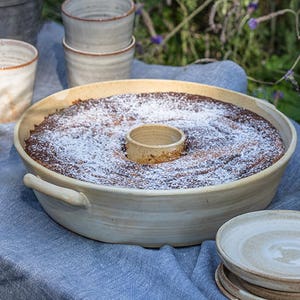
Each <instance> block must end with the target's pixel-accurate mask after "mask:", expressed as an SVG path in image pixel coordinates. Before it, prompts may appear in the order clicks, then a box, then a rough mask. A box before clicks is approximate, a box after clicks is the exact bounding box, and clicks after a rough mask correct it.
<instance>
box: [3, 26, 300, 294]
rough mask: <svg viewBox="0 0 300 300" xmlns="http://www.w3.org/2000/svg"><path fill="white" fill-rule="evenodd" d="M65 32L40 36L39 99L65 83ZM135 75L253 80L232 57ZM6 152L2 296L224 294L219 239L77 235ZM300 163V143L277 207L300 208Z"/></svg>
mask: <svg viewBox="0 0 300 300" xmlns="http://www.w3.org/2000/svg"><path fill="white" fill-rule="evenodd" d="M62 35H63V28H62V27H61V26H60V25H57V24H55V23H47V24H45V25H44V27H43V29H42V31H41V33H40V35H39V39H38V48H39V51H40V61H39V67H38V74H37V82H36V87H35V93H34V101H38V100H39V99H41V98H43V97H45V96H47V95H49V94H52V93H53V92H56V91H59V90H61V89H63V88H65V87H66V80H65V69H64V59H63V49H62V46H61V39H62ZM132 77H134V78H142V77H143V78H144V77H146V78H169V79H181V80H189V81H196V82H202V83H207V84H213V85H217V86H222V87H225V88H229V89H232V90H236V91H239V92H245V89H246V84H247V82H246V75H245V73H244V71H243V70H242V69H241V68H240V67H239V66H237V65H236V64H234V63H233V62H230V61H225V62H218V63H213V64H207V65H204V66H202V65H191V66H188V67H163V66H150V65H146V64H144V63H142V62H139V61H135V62H134V67H133V72H132ZM295 126H296V129H297V132H298V134H299V133H300V127H299V126H298V125H296V124H295ZM3 132H4V131H3ZM3 132H2V135H0V137H1V138H2V139H4V137H5V134H4V133H3ZM6 137H9V135H7V136H6ZM8 142H9V141H7V143H8ZM1 155H2V154H1V153H0V170H1V172H0V184H1V190H0V299H1V300H2V299H3V300H10V299H12V300H18V299H22V300H24V299H25V300H26V299H30V300H32V299H38V300H43V299H225V297H224V296H223V295H222V294H221V293H220V291H219V290H218V288H217V287H216V285H215V281H214V272H215V270H216V268H217V265H218V263H219V258H218V256H217V253H216V248H215V242H214V241H205V242H203V243H202V244H201V245H197V246H191V247H182V248H173V247H171V246H168V245H165V246H163V247H161V248H160V249H156V250H154V249H145V248H143V247H140V246H134V245H118V244H116V245H112V244H106V243H101V242H97V241H93V240H89V239H86V238H84V237H81V236H79V235H76V234H75V233H72V232H70V231H68V230H67V229H65V228H63V227H61V226H60V225H58V224H56V223H55V222H54V221H53V220H52V219H50V218H49V216H47V215H46V213H45V212H44V211H43V209H42V208H41V206H40V204H39V203H38V201H37V199H36V197H35V196H34V194H33V191H32V190H30V189H28V188H26V187H25V186H24V185H23V182H22V178H23V175H24V174H25V172H26V171H25V168H24V166H23V164H22V162H21V160H20V158H19V157H18V154H17V153H16V150H15V149H14V148H13V147H12V148H11V149H10V151H9V153H8V155H7V157H4V156H2V159H1ZM299 164H300V145H299V142H298V145H297V150H296V153H295V155H294V156H293V158H292V160H291V162H290V164H289V165H288V167H287V170H286V172H285V175H284V177H283V180H282V183H281V185H280V188H279V190H278V192H277V194H276V196H275V198H274V200H273V202H272V204H271V205H270V208H272V209H275V208H280V209H295V210H300V201H299V198H300V166H299Z"/></svg>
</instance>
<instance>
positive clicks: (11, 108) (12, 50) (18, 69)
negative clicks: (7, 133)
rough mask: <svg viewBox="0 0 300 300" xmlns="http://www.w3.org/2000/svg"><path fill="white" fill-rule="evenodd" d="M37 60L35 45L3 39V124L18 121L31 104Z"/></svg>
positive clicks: (0, 117)
mask: <svg viewBox="0 0 300 300" xmlns="http://www.w3.org/2000/svg"><path fill="white" fill-rule="evenodd" d="M37 60H38V51H37V49H36V48H35V47H34V46H32V45H30V44H28V43H26V42H22V41H18V40H10V39H0V123H8V122H13V121H16V120H17V119H18V117H19V116H20V115H21V114H22V112H23V111H24V110H25V109H26V108H27V107H28V106H29V105H30V103H31V100H32V94H33V86H34V81H35V74H36V67H37Z"/></svg>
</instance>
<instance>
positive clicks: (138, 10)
mask: <svg viewBox="0 0 300 300" xmlns="http://www.w3.org/2000/svg"><path fill="white" fill-rule="evenodd" d="M143 7H144V4H142V3H138V4H136V5H135V14H136V15H138V16H140V15H141V14H142V10H143Z"/></svg>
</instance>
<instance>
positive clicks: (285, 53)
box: [43, 0, 300, 122]
mask: <svg viewBox="0 0 300 300" xmlns="http://www.w3.org/2000/svg"><path fill="white" fill-rule="evenodd" d="M62 2H63V1H62V0H44V8H43V18H44V20H49V19H50V20H54V21H57V22H61V13H60V7H61V4H62ZM135 3H136V20H135V32H134V34H135V37H136V40H137V45H136V55H135V56H136V58H138V59H140V60H142V61H145V62H147V63H153V64H163V65H174V66H179V65H187V64H191V63H199V64H204V63H209V62H212V61H216V60H227V59H229V60H232V61H234V62H236V63H238V64H239V65H240V66H242V67H243V68H244V69H245V71H246V73H247V75H248V93H249V94H250V95H253V96H255V97H259V98H262V99H266V100H267V101H269V102H271V103H273V104H274V105H276V107H277V108H278V109H279V110H281V111H282V112H284V113H285V114H286V115H288V116H289V117H291V118H293V119H294V120H296V121H298V122H300V87H299V86H300V84H299V83H300V34H299V31H300V29H299V15H300V1H299V0H277V1H272V0H266V1H248V0H242V1H236V0H231V1H229V0H218V1H212V0H206V1H200V0H162V1H160V0H145V1H143V2H142V1H140V2H137V1H136V2H135Z"/></svg>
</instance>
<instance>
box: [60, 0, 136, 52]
mask: <svg viewBox="0 0 300 300" xmlns="http://www.w3.org/2000/svg"><path fill="white" fill-rule="evenodd" d="M61 11H62V19H63V24H64V28H65V42H66V44H67V45H69V46H70V47H72V48H74V49H77V50H81V51H85V52H96V53H104V52H105V53H106V52H114V51H118V50H120V49H124V48H126V47H128V45H129V44H130V43H131V40H132V38H131V37H132V32H133V23H134V11H135V7H134V3H133V1H132V0H111V1H106V0H86V1H82V0H66V1H65V2H64V3H63V4H62V7H61Z"/></svg>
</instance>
